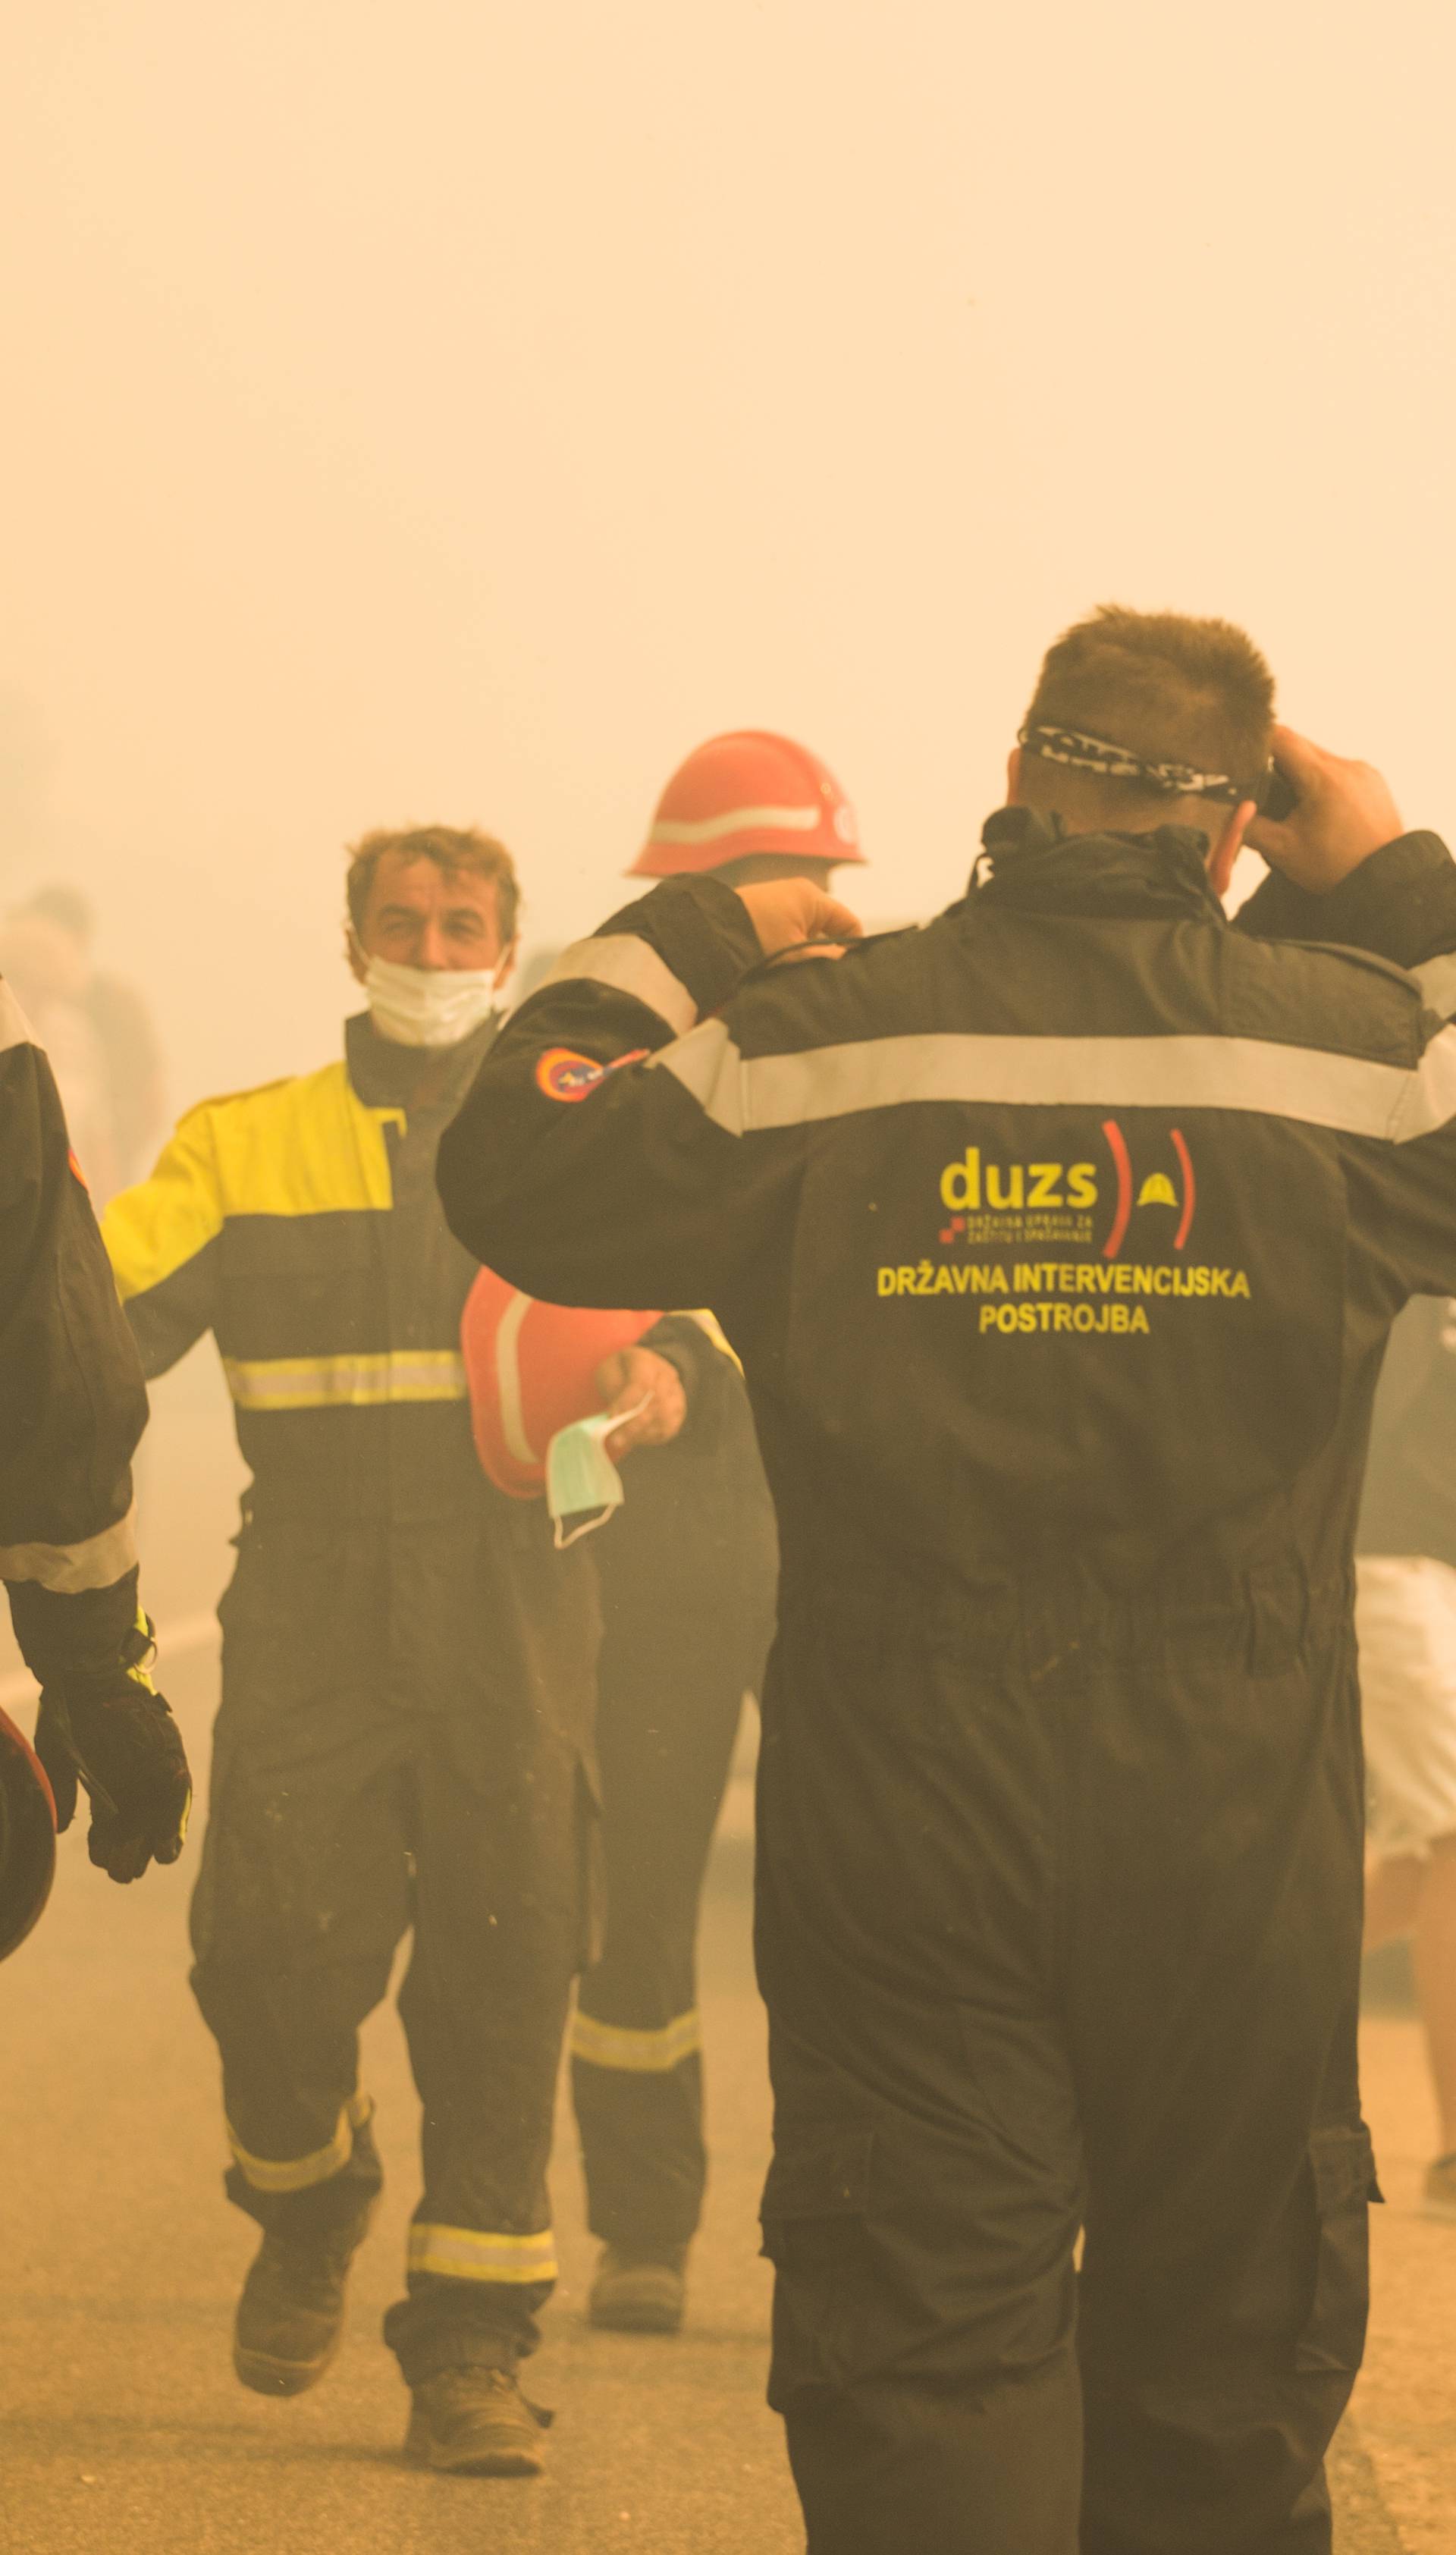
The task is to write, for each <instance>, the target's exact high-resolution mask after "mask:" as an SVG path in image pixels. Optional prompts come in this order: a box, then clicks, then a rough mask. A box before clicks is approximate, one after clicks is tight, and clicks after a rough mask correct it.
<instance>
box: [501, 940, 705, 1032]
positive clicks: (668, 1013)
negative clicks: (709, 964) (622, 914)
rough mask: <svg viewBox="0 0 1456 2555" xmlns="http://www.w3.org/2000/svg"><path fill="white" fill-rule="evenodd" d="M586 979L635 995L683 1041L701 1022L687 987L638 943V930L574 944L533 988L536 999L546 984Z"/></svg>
mask: <svg viewBox="0 0 1456 2555" xmlns="http://www.w3.org/2000/svg"><path fill="white" fill-rule="evenodd" d="M583 976H585V977H587V978H588V979H589V981H590V982H591V983H592V984H594V985H611V986H613V987H614V988H615V990H616V991H617V992H618V993H619V994H633V995H635V996H636V998H637V1000H638V1002H639V1003H646V1005H647V1007H648V1010H649V1011H650V1012H657V1013H659V1014H660V1015H661V1017H662V1018H663V1019H664V1020H665V1021H666V1022H667V1027H668V1028H669V1029H670V1030H673V1031H675V1032H676V1034H677V1035H678V1036H679V1037H680V1036H681V1035H682V1034H683V1032H684V1031H685V1030H690V1029H691V1028H692V1026H693V1023H694V1022H695V1021H696V1019H697V1005H696V1003H695V1002H694V1001H693V999H692V996H691V995H690V994H689V992H688V990H687V987H686V986H685V985H682V984H679V983H678V981H677V978H676V977H675V976H674V975H673V973H672V970H671V968H670V967H668V966H667V965H666V964H665V962H664V961H663V960H662V959H661V958H660V957H659V956H658V953H657V951H656V949H652V948H650V947H649V946H648V943H647V942H646V941H645V940H639V939H638V937H637V934H636V932H633V931H608V932H604V933H603V934H602V935H601V937H600V938H599V939H597V940H574V941H573V942H572V944H571V946H570V948H569V949H563V950H562V952H561V954H560V957H559V958H558V959H557V960H556V961H555V964H554V965H553V966H551V967H549V968H548V969H547V970H546V974H545V975H544V976H543V978H542V980H541V984H540V985H533V987H532V989H531V991H532V995H536V994H539V993H540V992H541V990H542V986H543V985H568V984H571V983H573V982H576V981H578V980H579V979H580V978H581V977H583ZM529 999H530V997H528V1000H529Z"/></svg>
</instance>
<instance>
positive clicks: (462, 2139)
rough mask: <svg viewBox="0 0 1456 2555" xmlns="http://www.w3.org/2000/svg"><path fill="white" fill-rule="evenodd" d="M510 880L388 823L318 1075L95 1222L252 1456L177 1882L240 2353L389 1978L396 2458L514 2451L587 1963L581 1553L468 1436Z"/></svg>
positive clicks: (312, 2287)
mask: <svg viewBox="0 0 1456 2555" xmlns="http://www.w3.org/2000/svg"><path fill="white" fill-rule="evenodd" d="M517 895H518V890H517V882H516V875H515V871H514V868H513V865H512V863H511V860H510V857H509V855H508V854H507V853H506V852H505V851H504V850H503V849H502V847H501V846H500V845H499V844H497V843H494V842H492V841H491V840H490V839H489V838H488V837H486V836H482V835H478V834H474V833H464V832H458V831H455V830H453V829H449V828H444V827H435V828H426V829H421V830H418V831H416V832H413V833H407V834H403V835H388V834H386V835H374V836H369V837H366V839H365V841H364V842H363V843H362V844H360V845H359V846H357V847H356V849H355V852H354V856H353V860H352V864H351V868H350V873H349V905H350V915H351V924H350V930H351V938H350V949H351V956H352V961H353V965H354V970H355V973H356V975H357V976H358V977H359V978H360V980H361V981H362V983H363V984H364V987H365V990H366V993H367V996H368V1000H369V1010H368V1012H366V1013H364V1014H362V1015H361V1016H360V1017H359V1018H357V1019H354V1020H351V1021H350V1022H349V1023H348V1025H347V1032H346V1045H345V1053H344V1056H343V1057H342V1058H341V1059H340V1060H339V1061H337V1062H335V1063H333V1064H330V1065H325V1066H324V1067H323V1068H322V1069H321V1070H320V1071H318V1072H315V1073H308V1074H302V1075H299V1076H297V1077H295V1078H292V1079H289V1080H286V1081H283V1082H276V1083H272V1084H269V1085H267V1086H266V1087H265V1088H263V1089H262V1090H258V1091H251V1092H244V1093H242V1094H240V1095H239V1096H237V1097H235V1098H232V1099H225V1100H215V1101H207V1102H204V1103H202V1105H201V1106H200V1107H198V1108H196V1109H194V1110H192V1111H191V1112H190V1114H189V1115H188V1116H186V1117H185V1118H183V1119H182V1123H181V1125H180V1127H179V1128H178V1131H177V1133H176V1135H175V1136H174V1138H173V1139H172V1141H171V1143H170V1144H169V1145H168V1147H167V1148H166V1150H165V1151H164V1153H163V1155H162V1157H161V1159H160V1161H159V1162H158V1164H157V1167H156V1169H155V1171H154V1172H153V1173H152V1175H151V1177H150V1179H147V1180H145V1181H143V1182H142V1183H141V1184H140V1185H139V1186H137V1187H135V1188H132V1189H129V1190H127V1191H124V1192H123V1194H122V1195H121V1196H119V1197H118V1198H116V1199H114V1200H113V1201H112V1204H111V1207H110V1209H109V1211H108V1213H107V1217H106V1227H105V1230H106V1239H107V1243H108V1245H109V1248H110V1251H111V1255H112V1259H113V1262H114V1264H115V1268H116V1274H117V1278H118V1281H119V1284H120V1288H121V1293H122V1296H123V1298H124V1300H125V1303H126V1308H127V1311H128V1313H129V1315H130V1317H131V1322H132V1326H133V1329H134V1331H135V1334H136V1337H137V1340H138V1342H139V1344H140V1347H141V1351H142V1357H143V1362H144V1364H145V1366H146V1368H147V1371H148V1372H149V1373H150V1374H153V1375H158V1374H161V1373H163V1372H164V1371H165V1369H167V1368H168V1367H170V1366H171V1365H172V1364H173V1363H174V1362H175V1361H176V1360H177V1359H178V1358H179V1357H181V1356H182V1354H183V1352H184V1351H185V1350H186V1349H187V1348H189V1347H190V1346H191V1344H192V1342H193V1341H194V1340H196V1339H197V1338H198V1337H199V1335H200V1334H201V1333H203V1332H205V1331H209V1330H210V1331H211V1333H212V1335H213V1337H214V1338H215V1340H216V1342H217V1347H218V1350H219V1353H220V1355H221V1358H222V1363H223V1370H224V1373H225V1375H226V1377H227V1381H228V1386H229V1389H230V1391H231V1394H232V1398H233V1401H234V1404H235V1408H236V1414H237V1430H238V1441H239V1444H240V1446H241V1448H242V1451H243V1454H244V1456H245V1458H246V1459H247V1462H248V1463H249V1465H250V1467H251V1469H252V1475H253V1479H252V1483H251V1486H250V1488H249V1490H248V1492H247V1494H246V1496H245V1499H244V1504H243V1520H242V1526H241V1531H240V1533H239V1536H238V1559H237V1568H236V1571H235V1573H234V1576H233V1580H232V1584H231V1586H230V1587H229V1589H228V1591H227V1594H226V1596H225V1598H224V1599H223V1602H222V1606H221V1608H220V1610H219V1611H220V1613H221V1617H222V1625H223V1662H222V1708H221V1711H220V1714H219V1716H218V1721H217V1730H216V1740H215V1749H214V1759H213V1776H212V1798H211V1811H210V1817H209V1822H208V1828H207V1835H206V1840H205V1843H204V1847H203V1856H202V1871H201V1878H200V1880H199V1883H198V1886H197V1892H196V1896H195V1899H194V1902H193V1911H192V1936H193V1945H194V1950H195V1955H196V1966H195V1968H194V1970H193V1974H192V1978H193V1986H194V1988H195V1991H196V1995H197V2000H198V2003H199V2005H200V2006H201V2008H202V2012H203V2014H204V2016H205V2018H206V2020H207V2022H208V2024H209V2026H210V2028H211V2030H212V2031H213V2033H214V2035H215V2037H216V2039H217V2042H218V2046H219V2049H220V2051H221V2056H222V2075H223V2098H224V2104H225V2108H226V2117H227V2132H228V2139H229V2143H230V2145H231V2149H232V2164H231V2167H230V2169H229V2171H228V2175H227V2189H228V2193H229V2196H230V2197H231V2198H232V2199H233V2200H234V2201H235V2202H236V2204H237V2205H238V2207H239V2208H241V2209H243V2210H246V2211H247V2212H248V2214H249V2215H250V2216H251V2217H253V2218H255V2219H256V2220H257V2221H258V2224H259V2225H260V2227H261V2228H262V2229H263V2231H264V2234H263V2244H262V2247H261V2250H260V2251H259V2253H258V2256H257V2258H256V2260H255V2262H254V2264H253V2268H252V2270H251V2271H250V2273H249V2276H248V2281H247V2284H246V2286H245V2288H244V2291H243V2295H242V2298H241V2301H240V2303H239V2308H238V2317H237V2327H236V2335H235V2345H234V2363H235V2367H236V2370H237V2373H238V2375H239V2376H240V2377H241V2378H242V2380H243V2382H244V2383H245V2384H247V2385H250V2386H253V2387H255V2388H257V2389H258V2390H259V2391H260V2392H264V2393H272V2394H280V2395H286V2394H295V2393H298V2392H299V2391H300V2390H301V2389H302V2388H303V2387H305V2386H309V2385H312V2384H313V2383H314V2382H315V2381H316V2379H317V2378H318V2377H319V2376H321V2375H322V2373H323V2372H324V2370H325V2369H326V2368H327V2366H328V2364H329V2362H330V2361H331V2359H332V2357H333V2355H334V2353H335V2351H336V2349H337V2346H338V2341H339V2337H340V2333H341V2330H342V2317H343V2307H344V2282H345V2276H346V2273H347V2269H348V2264H349V2260H350V2257H351V2255H352V2253H353V2251H354V2249H355V2247H356V2246H357V2245H358V2243H359V2242H360V2240H361V2238H362V2236H363V2234H364V2232H365V2229H366V2226H367V2223H368V2219H369V2216H370V2212H371V2209H372V2206H373V2202H374V2199H375V2196H376V2194H377V2192H378V2189H379V2184H380V2169H379V2162H378V2157H377V2154H376V2151H375V2146H374V2140H373V2136H372V2133H371V2130H370V2114H371V2104H370V2101H369V2097H368V2094H367V2092H366V2090H365V2089H364V2088H363V2087H362V2086H361V2085H360V2084H359V2081H358V2073H357V2069H358V2029H359V2025H360V2023H361V2022H362V2021H363V2019H364V2017H365V2015H366V2014H367V2013H368V2012H369V2011H370V2010H371V2008H372V2007H374V2006H376V2005H377V2004H378V2003H379V2001H380V1999H381V1998H382V1997H383V1996H384V1994H385V1992H386V1990H387V1988H388V1984H389V1978H390V1971H391V1966H392V1963H393V1960H394V1956H395V1951H396V1948H397V1946H398V1944H399V1942H400V1940H401V1937H402V1936H403V1935H404V1934H405V1933H406V1932H407V1931H408V1930H413V1950H412V1956H411V1961H410V1967H409V1970H408V1973H407V1975H406V1979H405V1983H404V1986H403V1988H402V1990H401V1997H400V2008H401V2015H402V2018H403V2021H404V2024H405V2029H406V2032H407V2035H408V2038H409V2043H410V2055H411V2061H412V2064H413V2067H414V2071H415V2077H416V2081H417V2084H418V2086H419V2089H420V2095H421V2100H422V2103H423V2106H424V2165H425V2188H424V2193H423V2195H422V2198H421V2201H420V2205H419V2207H418V2209H417V2210H416V2213H415V2219H414V2224H413V2227H412V2230H411V2236H410V2249H409V2264H408V2279H407V2294H406V2296H405V2297H404V2298H403V2299H402V2300H401V2301H400V2302H399V2303H398V2304H397V2305H396V2306H394V2307H392V2308H391V2310H390V2313H389V2316H388V2318H387V2321H386V2328H385V2330H386V2336H387V2339H388V2340H389V2342H390V2344H391V2345H392V2347H393V2348H394V2350H395V2352H396V2354H397V2356H398V2358H399V2361H400V2366H401V2369H402V2371H403V2372H404V2375H405V2378H406V2380H407V2382H408V2384H409V2385H410V2387H411V2389H412V2392H413V2396H414V2416H413V2419H412V2422H411V2426H410V2435H409V2442H408V2447H409V2450H410V2453H411V2454H413V2455H416V2456H418V2457H421V2458H424V2459H425V2460H426V2461H427V2462H428V2463H429V2464H430V2465H432V2466H436V2467H442V2468H453V2469H460V2470H468V2471H471V2472H478V2473H491V2474H498V2473H534V2472H536V2471H537V2470H538V2469H539V2468H540V2466H541V2463H542V2450H541V2441H542V2431H541V2425H540V2423H539V2422H538V2420H537V2418H536V2417H535V2415H534V2414H533V2412H532V2410H531V2408H530V2406H529V2405H528V2404H527V2403H526V2402H525V2399H524V2398H523V2397H522V2396H521V2393H520V2389H519V2386H518V2384H517V2379H516V2374H515V2372H516V2368H517V2364H518V2362H519V2361H520V2359H521V2358H522V2356H523V2355H524V2354H526V2353H527V2352H529V2351H530V2350H531V2349H532V2348H533V2347H534V2345H535V2342H536V2339H537V2325H536V2317H537V2313H538V2311H539V2309H540V2308H541V2306H542V2305H543V2303H544V2302H545V2300H546V2297H547V2296H548V2294H549V2292H550V2289H551V2286H552V2283H553V2281H554V2279H555V2275H556V2264H555V2252H554V2246H553V2241H552V2236H551V2228H550V2218H549V2206H548V2200H547V2193H546V2162H547V2158H548V2155H549V2150H550V2138H551V2113H552V2103H553V2096H554V2090H555V2081H556V2072H557V2066H558V2062H559V2056H560V2048H561V2037H562V2031H563V2028H564V2023H565V2016H566V2009H567V2003H568V1998H569V1993H570V1986H571V1980H572V1977H573V1974H574V1972H575V1971H576V1970H577V1969H578V1968H579V1967H580V1965H581V1962H582V1961H583V1959H584V1958H585V1957H586V1956H587V1954H588V1951H589V1948H590V1933H591V1914H592V1911H591V1904H590V1895H591V1893H590V1890H589V1886H588V1884H589V1866H590V1861H591V1857H592V1852H593V1844H594V1840H593V1836H592V1824H593V1818H592V1809H591V1804H592V1799H593V1794H594V1776H593V1773H592V1768H591V1724H592V1713H593V1707H594V1669H595V1652H596V1642H597V1625H598V1615H597V1603H596V1590H595V1583H594V1576H593V1573H592V1569H591V1565H590V1562H589V1561H588V1560H587V1559H586V1557H585V1556H584V1555H583V1554H579V1553H576V1552H567V1553H557V1552H555V1551H554V1550H553V1549H552V1548H551V1538H550V1531H549V1526H548V1524H547V1521H546V1519H545V1517H544V1515H543V1514H542V1513H541V1512H540V1511H539V1510H529V1509H525V1508H523V1507H521V1506H520V1505H519V1504H517V1503H515V1502H513V1501H510V1500H508V1499H505V1498H503V1497H502V1496H501V1495H500V1493H499V1492H497V1491H496V1490H495V1489H494V1488H493V1487H492V1485H491V1484H490V1483H489V1482H488V1481H487V1480H486V1479H485V1476H484V1474H483V1473H482V1471H481V1468H480V1465H479V1463H478V1462H477V1460H476V1456H475V1450H474V1446H473V1443H472V1440H471V1433H470V1423H469V1415H468V1409H467V1404H466V1399H465V1380H464V1370H463V1364H462V1359H461V1354H460V1315H461V1308H462V1306H463V1304H464V1301H465V1297H466V1294H467V1292H468V1290H469V1287H470V1285H471V1282H472V1280H473V1278H474V1277H475V1267H474V1263H473V1261H472V1260H471V1259H470V1258H469V1256H468V1255H467V1253H466V1252H464V1251H463V1250H462V1249H461V1248H460V1246H459V1245H458V1243H456V1242H455V1241H454V1240H453V1239H452V1237H451V1236H450V1234H449V1233H448V1232H447V1231H446V1229H445V1224H444V1220H443V1217H442V1215H441V1213H440V1210H439V1203H438V1199H437V1197H436V1194H435V1188H434V1152H435V1146H436V1143H437V1141H438V1138H439V1133H440V1130H441V1128H442V1127H443V1126H445V1125H446V1124H447V1122H448V1120H449V1118H450V1117H451V1115H452V1114H453V1112H454V1110H455V1109H456V1107H457V1106H458V1104H459V1102H460V1100H461V1098H462V1097H463V1095H464V1093H465V1092H466V1090H467V1089H468V1088H469V1086H470V1084H471V1082H472V1080H473V1078H474V1075H475V1073H476V1071H477V1069H478V1067H479V1065H480V1063H481V1061H482V1060H483V1058H484V1056H485V1054H486V1052H487V1051H488V1049H489V1047H490V1044H491V1042H492V1040H493V1038H494V1037H495V1035H496V1032H497V1028H498V1021H497V1017H496V1009H495V1006H496V1000H497V990H498V988H499V986H500V984H501V983H502V982H503V981H504V978H505V977H506V975H507V974H508V973H509V969H510V964H511V958H512V953H513V950H514V946H515V937H516V907H517Z"/></svg>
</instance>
